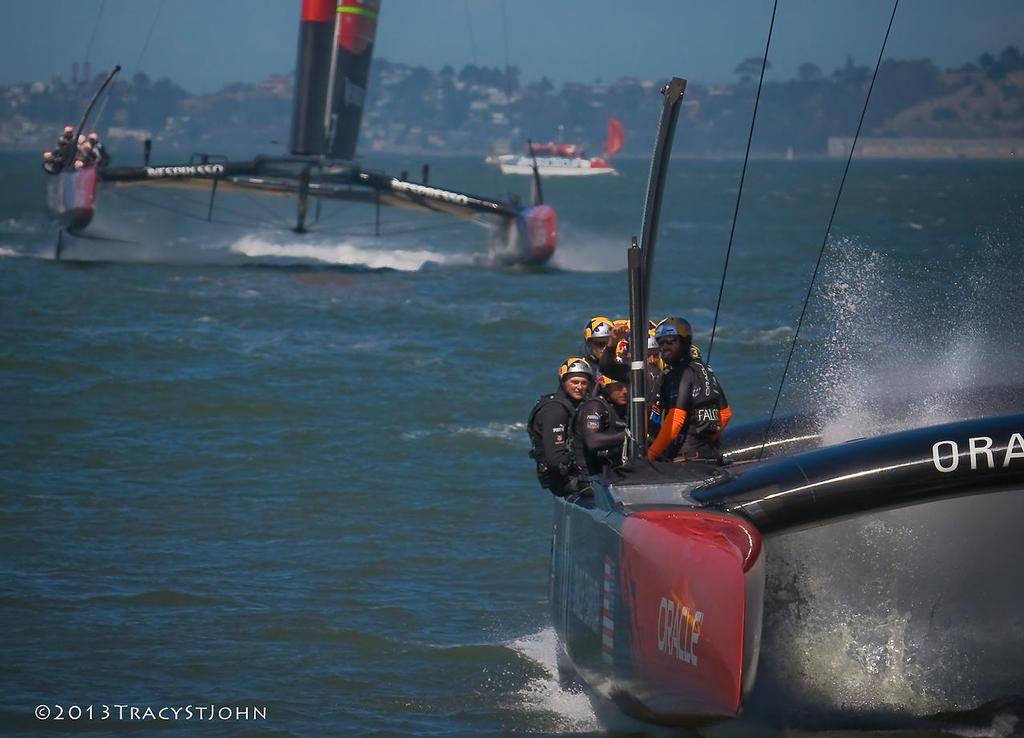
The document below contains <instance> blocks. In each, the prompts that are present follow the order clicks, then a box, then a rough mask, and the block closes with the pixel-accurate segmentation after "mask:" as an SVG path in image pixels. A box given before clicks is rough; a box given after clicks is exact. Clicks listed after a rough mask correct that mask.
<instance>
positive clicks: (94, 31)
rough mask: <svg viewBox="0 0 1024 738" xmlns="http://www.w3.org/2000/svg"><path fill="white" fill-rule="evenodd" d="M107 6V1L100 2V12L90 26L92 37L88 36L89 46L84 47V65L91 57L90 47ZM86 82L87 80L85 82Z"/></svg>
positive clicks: (101, 0)
mask: <svg viewBox="0 0 1024 738" xmlns="http://www.w3.org/2000/svg"><path fill="white" fill-rule="evenodd" d="M106 4H107V0H100V12H98V13H97V14H96V20H95V21H93V24H92V35H91V36H89V45H88V46H86V47H85V63H86V64H88V63H89V57H91V56H92V45H93V43H94V42H95V41H96V32H97V31H99V30H100V18H102V17H103V7H104V6H105V5H106ZM86 81H87V82H88V80H86Z"/></svg>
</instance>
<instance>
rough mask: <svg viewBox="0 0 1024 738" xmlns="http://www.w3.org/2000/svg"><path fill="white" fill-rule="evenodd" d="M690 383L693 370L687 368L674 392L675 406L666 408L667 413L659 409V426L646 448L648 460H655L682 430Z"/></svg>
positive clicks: (691, 382) (663, 409)
mask: <svg viewBox="0 0 1024 738" xmlns="http://www.w3.org/2000/svg"><path fill="white" fill-rule="evenodd" d="M692 385H693V372H692V371H689V370H688V369H687V370H686V371H684V372H683V376H682V378H681V379H680V380H679V392H678V393H676V405H675V407H672V408H668V412H667V413H666V412H665V410H666V408H662V409H661V412H662V417H661V428H660V429H659V430H658V435H657V437H656V438H655V439H654V442H653V443H652V444H651V445H650V447H649V448H648V449H647V458H648V459H649V460H650V461H656V460H657V459H658V457H660V456H661V455H662V454H663V453H665V451H666V450H667V449H668V447H669V446H670V445H671V443H672V441H674V440H675V439H676V438H677V437H678V436H679V434H680V433H681V432H682V430H683V426H685V425H686V417H687V413H686V403H687V402H689V400H690V392H691V389H692Z"/></svg>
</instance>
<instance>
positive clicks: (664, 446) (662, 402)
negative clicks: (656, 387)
mask: <svg viewBox="0 0 1024 738" xmlns="http://www.w3.org/2000/svg"><path fill="white" fill-rule="evenodd" d="M654 338H655V340H656V341H657V342H658V348H659V350H660V351H661V358H662V359H663V360H664V362H665V373H664V374H663V376H662V378H661V391H660V392H659V395H658V405H659V407H660V408H661V413H662V418H661V428H660V430H659V431H658V435H657V437H656V438H655V439H654V441H653V442H652V443H651V446H650V448H649V449H648V451H647V458H648V459H650V460H652V461H655V460H667V461H671V460H672V459H675V458H676V457H680V456H681V457H683V458H685V459H694V460H719V459H720V458H721V454H720V453H719V447H718V439H719V436H720V435H721V433H722V430H723V429H724V428H725V426H726V425H728V424H729V420H730V419H731V418H732V410H731V409H730V408H729V403H728V401H727V400H726V398H725V393H724V392H723V391H722V388H721V386H720V385H719V384H718V378H717V377H715V375H714V374H713V373H712V372H711V371H710V370H709V369H708V367H706V366H705V365H704V364H702V363H700V362H699V361H693V360H692V358H691V354H690V349H691V347H692V345H693V329H692V328H691V327H690V324H689V323H688V322H686V321H685V320H683V319H682V318H665V319H664V320H663V321H661V322H660V323H658V327H657V329H656V330H655V333H654Z"/></svg>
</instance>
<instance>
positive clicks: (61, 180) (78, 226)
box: [46, 167, 97, 231]
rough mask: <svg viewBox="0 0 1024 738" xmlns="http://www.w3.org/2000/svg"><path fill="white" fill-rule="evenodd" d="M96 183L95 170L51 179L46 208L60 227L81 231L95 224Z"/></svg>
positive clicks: (60, 175)
mask: <svg viewBox="0 0 1024 738" xmlns="http://www.w3.org/2000/svg"><path fill="white" fill-rule="evenodd" d="M96 182H97V170H96V168H95V167H89V168H87V169H79V170H77V171H67V172H61V173H60V174H55V175H53V176H51V177H50V178H49V181H48V182H47V192H46V196H47V206H48V208H49V211H50V217H51V218H53V220H54V222H56V223H57V225H59V226H60V227H61V228H65V229H67V230H69V231H78V230H82V229H83V228H85V227H86V226H88V225H89V223H91V222H92V216H93V213H94V212H95V209H96Z"/></svg>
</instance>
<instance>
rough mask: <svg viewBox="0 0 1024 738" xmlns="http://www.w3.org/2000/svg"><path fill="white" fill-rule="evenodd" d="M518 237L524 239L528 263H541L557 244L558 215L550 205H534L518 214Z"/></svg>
mask: <svg viewBox="0 0 1024 738" xmlns="http://www.w3.org/2000/svg"><path fill="white" fill-rule="evenodd" d="M519 220H520V225H519V231H520V238H522V239H523V240H524V241H525V245H526V254H527V256H526V259H525V262H526V263H528V264H543V263H545V262H546V261H547V260H548V259H550V258H551V256H552V254H554V253H555V246H557V245H558V216H557V215H556V214H555V209H554V208H552V207H551V206H550V205H535V206H534V207H532V208H527V209H526V210H524V211H523V212H522V213H520V215H519Z"/></svg>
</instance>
